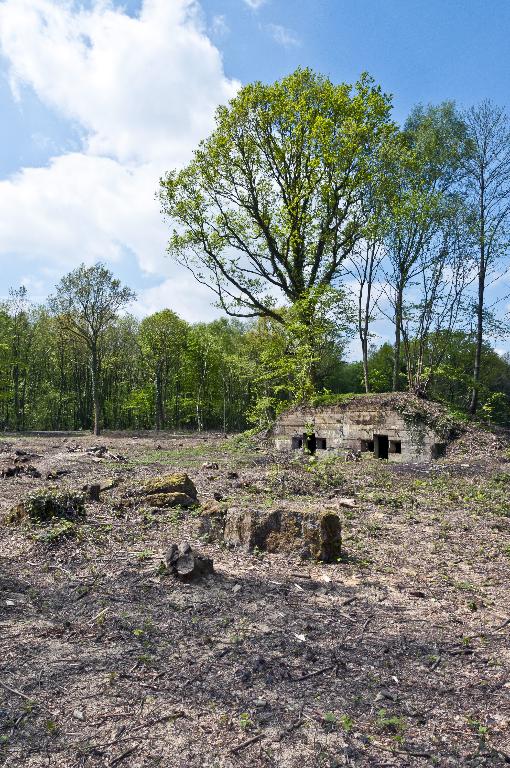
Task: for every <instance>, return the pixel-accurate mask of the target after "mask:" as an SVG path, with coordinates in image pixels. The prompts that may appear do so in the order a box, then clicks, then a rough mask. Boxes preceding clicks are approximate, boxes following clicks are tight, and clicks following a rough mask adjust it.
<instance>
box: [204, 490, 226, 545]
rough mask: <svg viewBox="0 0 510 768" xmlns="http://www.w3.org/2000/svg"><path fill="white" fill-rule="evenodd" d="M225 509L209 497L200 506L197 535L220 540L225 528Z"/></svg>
mask: <svg viewBox="0 0 510 768" xmlns="http://www.w3.org/2000/svg"><path fill="white" fill-rule="evenodd" d="M226 514H227V510H226V509H225V507H224V506H223V505H221V504H218V502H217V501H212V500H211V499H210V500H208V501H206V502H204V503H203V504H202V506H201V507H200V525H199V530H198V533H199V536H208V538H209V539H210V540H211V541H220V540H221V539H222V537H223V531H224V529H225V516H226Z"/></svg>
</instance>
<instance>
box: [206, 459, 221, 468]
mask: <svg viewBox="0 0 510 768" xmlns="http://www.w3.org/2000/svg"><path fill="white" fill-rule="evenodd" d="M202 469H219V466H218V464H217V463H216V462H215V461H204V463H203V464H202Z"/></svg>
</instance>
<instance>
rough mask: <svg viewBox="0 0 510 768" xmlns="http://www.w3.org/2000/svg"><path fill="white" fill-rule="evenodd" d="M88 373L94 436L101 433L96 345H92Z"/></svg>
mask: <svg viewBox="0 0 510 768" xmlns="http://www.w3.org/2000/svg"><path fill="white" fill-rule="evenodd" d="M90 372H91V375H92V400H93V403H94V434H95V435H99V434H100V433H101V394H100V391H99V390H100V383H99V355H98V351H97V343H93V344H92V349H91V365H90Z"/></svg>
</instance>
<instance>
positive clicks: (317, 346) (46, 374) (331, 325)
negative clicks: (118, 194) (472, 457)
mask: <svg viewBox="0 0 510 768" xmlns="http://www.w3.org/2000/svg"><path fill="white" fill-rule="evenodd" d="M132 297H133V294H132V292H131V291H129V290H128V289H127V288H125V287H123V286H121V285H120V283H119V281H117V280H115V278H114V277H113V275H112V274H111V273H110V272H109V271H108V270H107V269H106V268H105V267H104V266H102V265H100V264H97V265H95V266H93V267H85V266H84V265H82V266H81V267H79V268H78V269H76V270H74V271H73V272H71V273H70V274H69V275H66V276H65V277H64V278H63V279H62V281H61V282H60V283H59V285H58V286H57V287H56V290H55V293H54V295H53V297H50V298H49V300H48V302H47V303H46V304H45V305H39V306H36V305H33V304H32V303H30V301H29V297H28V296H27V292H26V290H25V289H24V288H20V289H18V290H13V291H11V292H10V296H9V299H8V300H7V301H6V302H4V303H3V304H2V305H0V428H2V429H4V430H20V431H21V430H28V429H40V430H81V429H83V430H93V431H95V432H96V433H99V431H100V428H101V427H104V428H107V429H118V430H121V429H154V428H156V429H174V430H181V429H198V430H203V429H219V430H222V431H225V432H228V431H233V430H242V429H245V428H246V427H250V426H254V427H257V428H260V427H265V426H267V425H268V424H269V423H270V422H271V420H272V419H273V418H274V416H275V414H276V413H278V411H279V410H281V409H282V408H284V407H286V406H288V405H289V404H291V403H293V402H296V401H298V400H300V399H302V398H303V397H304V396H305V393H304V392H303V391H302V388H301V383H300V382H302V381H303V380H306V376H303V371H307V369H308V366H309V364H310V357H313V358H314V360H315V363H314V365H315V378H316V381H317V382H318V384H317V390H316V392H315V393H314V394H312V395H311V399H312V400H313V401H314V402H317V403H323V402H329V401H330V400H331V399H332V398H334V396H335V393H337V394H338V393H349V392H363V391H364V390H365V375H364V374H365V369H364V364H363V362H362V361H357V362H351V361H346V360H345V348H346V345H347V343H348V342H349V340H350V339H351V338H352V335H353V333H354V326H353V324H352V323H353V322H354V321H355V312H354V309H353V308H351V324H350V325H349V323H346V322H345V316H344V310H343V307H344V304H345V301H347V298H346V297H344V300H343V301H339V299H340V298H341V297H339V296H336V297H335V302H334V303H333V304H332V308H333V309H334V312H333V311H331V308H329V311H327V308H326V309H325V311H324V313H323V315H322V317H316V319H315V324H314V332H315V334H316V336H315V338H314V339H313V340H312V341H313V344H312V345H311V346H307V345H306V344H305V343H303V329H302V328H301V321H300V312H301V310H300V311H299V312H298V313H297V319H296V317H293V316H292V309H291V308H289V309H288V315H289V316H288V317H287V319H286V323H285V325H282V323H280V322H277V321H275V320H273V319H272V318H256V319H252V320H245V321H241V320H238V319H228V318H222V319H218V320H214V321H212V322H210V323H187V322H185V321H184V320H183V319H182V318H180V317H179V316H178V315H177V314H176V313H175V312H173V311H171V310H169V309H164V310H162V311H160V312H156V313H154V314H152V315H149V316H147V317H145V318H143V319H142V320H139V319H137V318H135V317H133V316H132V315H130V314H129V313H127V312H125V311H121V310H124V308H125V305H126V304H127V302H128V301H130V300H131V299H132ZM436 343H437V345H440V346H441V348H442V349H443V356H442V363H441V365H440V366H439V367H437V368H436V371H435V375H434V378H433V382H432V384H431V389H430V395H431V396H432V397H434V398H435V399H437V400H440V401H442V402H444V403H446V404H449V405H450V406H452V407H453V408H455V409H457V410H459V411H461V410H465V411H466V410H467V406H468V394H469V392H470V387H471V384H472V361H473V355H474V352H475V348H476V336H475V333H474V332H472V333H467V332H464V331H460V330H457V331H455V333H453V334H448V337H447V339H438V340H437V342H434V344H433V346H435V345H436ZM317 352H318V358H316V357H315V356H316V354H317ZM481 363H482V364H481V379H480V401H481V411H482V415H483V416H485V417H486V418H488V419H489V420H490V421H492V422H495V423H499V424H503V425H509V424H510V356H508V355H507V356H504V357H502V356H500V355H498V354H497V353H496V351H494V349H492V348H491V347H490V346H489V345H487V344H484V345H483V347H482V355H481ZM425 364H428V359H427V356H426V355H425ZM368 371H369V374H368V386H369V390H370V391H373V392H386V391H389V390H391V388H392V384H393V377H394V347H393V345H392V344H390V343H387V342H386V343H384V344H382V345H380V346H379V347H376V346H374V345H372V346H371V347H370V348H369V351H368ZM405 375H406V364H405V361H404V360H402V361H401V369H400V376H401V378H402V379H404V377H405ZM307 396H308V397H309V398H310V395H309V393H307Z"/></svg>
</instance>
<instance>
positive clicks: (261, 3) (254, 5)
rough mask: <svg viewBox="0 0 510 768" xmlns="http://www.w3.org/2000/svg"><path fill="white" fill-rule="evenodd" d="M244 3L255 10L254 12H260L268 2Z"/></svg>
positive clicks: (248, 1)
mask: <svg viewBox="0 0 510 768" xmlns="http://www.w3.org/2000/svg"><path fill="white" fill-rule="evenodd" d="M244 2H245V3H246V5H247V6H249V7H250V8H253V10H254V11H258V9H259V8H260V7H261V6H263V5H264V3H266V2H267V0H244Z"/></svg>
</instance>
